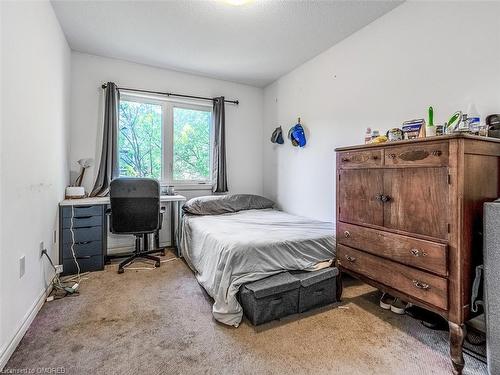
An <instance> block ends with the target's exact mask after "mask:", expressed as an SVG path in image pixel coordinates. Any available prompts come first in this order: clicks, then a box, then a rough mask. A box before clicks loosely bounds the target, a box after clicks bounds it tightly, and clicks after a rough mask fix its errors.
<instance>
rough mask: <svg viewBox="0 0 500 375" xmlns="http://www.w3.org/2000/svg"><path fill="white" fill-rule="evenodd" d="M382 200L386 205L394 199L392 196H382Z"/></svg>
mask: <svg viewBox="0 0 500 375" xmlns="http://www.w3.org/2000/svg"><path fill="white" fill-rule="evenodd" d="M380 199H381V200H382V202H384V203H385V202H389V201H390V200H391V199H392V198H391V196H390V195H382V196H381V197H380Z"/></svg>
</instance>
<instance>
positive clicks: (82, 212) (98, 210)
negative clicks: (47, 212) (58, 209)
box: [62, 205, 104, 218]
mask: <svg viewBox="0 0 500 375" xmlns="http://www.w3.org/2000/svg"><path fill="white" fill-rule="evenodd" d="M72 208H74V211H73V210H72ZM103 208H104V206H103V205H95V206H74V207H71V206H65V207H63V208H62V216H63V217H65V218H66V217H71V216H72V214H73V213H74V215H73V216H74V217H89V216H99V215H102V213H103Z"/></svg>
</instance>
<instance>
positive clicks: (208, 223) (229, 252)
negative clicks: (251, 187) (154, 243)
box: [179, 209, 335, 327]
mask: <svg viewBox="0 0 500 375" xmlns="http://www.w3.org/2000/svg"><path fill="white" fill-rule="evenodd" d="M333 233H334V230H333V225H332V224H331V223H325V222H321V221H316V220H311V219H307V218H304V217H300V216H295V215H291V214H287V213H285V212H282V211H277V210H273V209H261V210H246V211H240V212H236V213H228V214H223V215H206V216H194V215H185V216H184V217H183V219H182V230H181V236H180V243H179V245H180V248H181V253H182V255H183V257H184V258H185V259H186V262H187V263H188V265H189V266H190V267H191V268H192V269H193V271H194V272H195V274H196V278H197V280H198V282H199V283H200V284H201V285H202V286H203V287H204V288H205V290H206V291H207V293H208V294H209V295H210V296H211V297H212V298H213V299H214V305H213V308H212V312H213V315H214V317H215V319H216V320H218V321H219V322H221V323H224V324H227V325H232V326H236V327H237V326H238V325H239V324H240V322H241V319H242V316H243V311H242V308H241V306H240V304H239V303H238V300H237V298H236V295H237V293H238V290H239V288H240V286H241V285H243V284H246V283H248V282H251V281H256V280H260V279H263V278H265V277H268V276H271V275H274V274H277V273H280V272H284V271H288V270H311V271H312V270H315V269H317V268H318V267H319V266H320V265H324V264H325V262H331V261H332V260H333V259H334V258H335V238H334V234H333Z"/></svg>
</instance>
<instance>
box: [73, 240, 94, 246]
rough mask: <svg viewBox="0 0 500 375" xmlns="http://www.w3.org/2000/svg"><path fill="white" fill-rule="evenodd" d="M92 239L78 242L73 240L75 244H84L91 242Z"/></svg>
mask: <svg viewBox="0 0 500 375" xmlns="http://www.w3.org/2000/svg"><path fill="white" fill-rule="evenodd" d="M91 242H92V241H80V242H75V245H86V244H89V243H91Z"/></svg>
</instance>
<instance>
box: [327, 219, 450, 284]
mask: <svg viewBox="0 0 500 375" xmlns="http://www.w3.org/2000/svg"><path fill="white" fill-rule="evenodd" d="M337 240H338V242H339V243H341V244H343V245H346V246H349V247H352V248H355V249H359V250H363V251H366V252H369V253H372V254H375V255H378V256H381V257H384V258H389V259H391V260H394V261H396V262H400V263H403V264H406V265H408V266H412V267H418V268H421V269H423V270H427V271H431V272H434V273H436V274H439V275H441V276H447V271H448V269H447V246H446V245H444V244H441V243H436V242H431V241H425V240H419V239H416V238H412V237H407V236H402V235H399V234H394V233H389V232H385V231H381V230H376V229H370V228H364V227H361V226H357V225H351V224H346V223H338V225H337Z"/></svg>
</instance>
